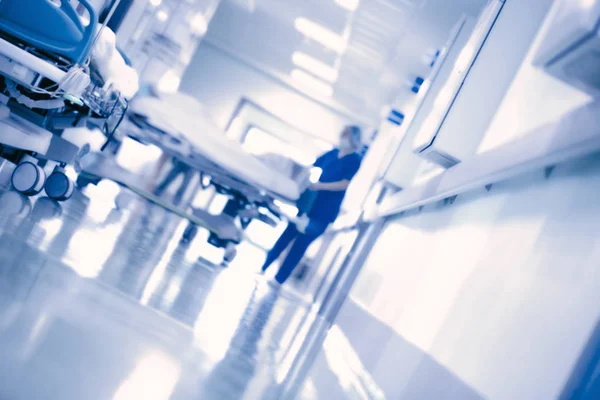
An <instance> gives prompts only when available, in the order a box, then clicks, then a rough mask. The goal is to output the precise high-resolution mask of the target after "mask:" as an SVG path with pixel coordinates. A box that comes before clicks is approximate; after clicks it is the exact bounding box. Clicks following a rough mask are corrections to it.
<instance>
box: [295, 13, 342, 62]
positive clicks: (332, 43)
mask: <svg viewBox="0 0 600 400" xmlns="http://www.w3.org/2000/svg"><path fill="white" fill-rule="evenodd" d="M294 26H295V27H296V29H297V30H298V32H300V33H302V34H303V35H304V36H306V37H307V38H309V39H312V40H314V41H315V42H319V43H321V44H322V45H323V46H325V47H327V48H328V49H330V50H333V51H335V52H337V53H339V54H342V53H343V52H344V51H346V47H347V45H348V43H347V42H346V39H345V38H344V37H343V36H341V35H339V34H337V33H335V32H332V31H330V30H329V29H327V28H325V27H324V26H322V25H319V24H317V23H316V22H313V21H310V20H308V19H306V18H302V17H300V18H296V21H295V22H294Z"/></svg>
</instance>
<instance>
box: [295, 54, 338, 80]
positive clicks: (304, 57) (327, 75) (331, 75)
mask: <svg viewBox="0 0 600 400" xmlns="http://www.w3.org/2000/svg"><path fill="white" fill-rule="evenodd" d="M292 61H293V62H294V64H296V66H298V67H300V68H303V69H305V70H307V71H308V72H310V73H311V74H313V75H315V76H318V77H319V78H321V79H324V80H326V81H328V82H331V83H333V82H335V81H337V79H338V72H337V70H336V69H335V68H333V67H330V66H329V65H327V64H325V63H324V62H322V61H319V60H317V59H316V58H314V57H311V56H309V55H308V54H306V53H302V52H299V51H296V52H294V54H293V55H292Z"/></svg>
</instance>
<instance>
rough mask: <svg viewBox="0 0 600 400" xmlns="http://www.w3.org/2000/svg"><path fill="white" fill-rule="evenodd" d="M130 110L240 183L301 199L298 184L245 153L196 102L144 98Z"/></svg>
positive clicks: (183, 97) (179, 97)
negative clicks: (176, 136) (179, 137)
mask: <svg viewBox="0 0 600 400" xmlns="http://www.w3.org/2000/svg"><path fill="white" fill-rule="evenodd" d="M130 108H131V111H133V112H135V113H137V114H141V115H145V116H146V117H147V118H148V122H149V123H151V124H152V125H154V126H156V127H157V128H159V129H161V130H164V131H166V132H175V133H179V134H181V135H183V136H184V137H185V138H186V139H187V140H189V141H190V143H191V144H192V145H193V146H194V147H195V149H196V150H197V151H199V152H200V153H201V154H202V155H203V156H204V157H206V158H207V159H208V160H210V161H212V162H214V163H215V164H217V165H219V166H221V167H222V168H224V169H225V170H227V171H229V172H230V173H231V174H232V176H234V177H236V178H237V179H239V180H242V181H245V182H247V183H249V184H252V185H253V186H257V187H259V188H261V189H262V190H265V191H267V192H271V194H274V195H277V196H278V197H281V198H283V199H286V200H288V201H295V200H297V199H298V197H300V189H299V187H298V184H297V183H296V182H295V181H294V180H292V179H290V178H289V177H287V176H285V175H283V174H281V173H280V172H278V171H274V170H273V169H272V168H270V167H268V166H267V165H265V164H264V163H263V162H261V161H260V160H259V159H258V158H257V157H255V156H253V155H252V154H249V153H247V152H246V151H244V149H243V147H242V145H241V144H240V143H239V142H236V141H234V140H231V139H229V138H228V137H227V136H225V134H224V133H223V132H222V131H221V130H220V129H219V128H218V127H217V126H216V125H215V124H214V122H213V121H212V119H211V118H210V116H209V115H208V113H207V112H206V110H205V109H204V107H203V106H202V105H201V104H200V103H199V102H198V101H197V100H196V99H194V98H192V97H190V96H187V95H184V94H181V93H176V94H169V95H162V96H161V98H160V99H159V98H155V97H142V98H137V99H135V100H134V101H133V102H132V104H131V106H130Z"/></svg>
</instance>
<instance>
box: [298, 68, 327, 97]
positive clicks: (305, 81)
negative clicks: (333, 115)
mask: <svg viewBox="0 0 600 400" xmlns="http://www.w3.org/2000/svg"><path fill="white" fill-rule="evenodd" d="M292 78H293V79H295V80H296V81H298V83H301V84H302V85H304V86H306V87H308V88H310V89H312V90H314V91H316V92H319V93H321V94H322V95H325V96H332V95H333V88H332V87H331V85H328V84H327V83H325V82H323V81H322V80H319V79H317V78H315V77H313V76H312V75H309V74H307V73H306V72H304V71H301V70H299V69H295V70H293V71H292Z"/></svg>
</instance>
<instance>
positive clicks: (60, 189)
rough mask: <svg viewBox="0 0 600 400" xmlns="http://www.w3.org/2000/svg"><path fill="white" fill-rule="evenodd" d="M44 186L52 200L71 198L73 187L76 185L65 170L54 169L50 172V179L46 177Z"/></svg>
mask: <svg viewBox="0 0 600 400" xmlns="http://www.w3.org/2000/svg"><path fill="white" fill-rule="evenodd" d="M44 188H45V189H46V194H47V195H48V197H50V198H51V199H52V200H56V201H65V200H68V199H70V198H71V196H72V195H73V189H75V185H74V184H73V181H71V180H70V179H69V177H68V176H67V175H65V174H64V173H63V172H61V171H54V172H53V173H52V174H50V176H49V177H48V179H46V185H45V187H44Z"/></svg>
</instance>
